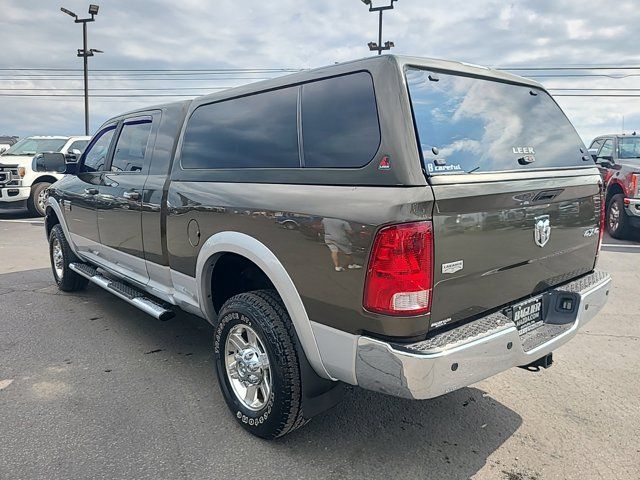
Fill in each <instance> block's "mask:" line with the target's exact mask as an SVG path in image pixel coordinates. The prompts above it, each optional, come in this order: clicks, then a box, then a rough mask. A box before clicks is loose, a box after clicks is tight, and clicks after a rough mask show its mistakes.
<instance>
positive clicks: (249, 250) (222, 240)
mask: <svg viewBox="0 0 640 480" xmlns="http://www.w3.org/2000/svg"><path fill="white" fill-rule="evenodd" d="M223 253H235V254H237V255H241V256H243V257H245V258H247V259H248V260H251V261H252V262H253V263H255V264H256V265H257V266H258V267H259V268H260V269H262V271H263V272H264V273H265V274H266V275H267V277H268V278H269V280H270V281H271V283H273V285H274V287H275V288H276V290H277V292H278V294H279V295H280V297H281V298H282V301H283V302H284V305H285V307H286V308H287V311H288V312H289V316H290V317H291V321H292V322H293V326H294V328H295V329H296V333H297V335H298V339H299V340H300V344H301V345H302V349H303V350H304V353H305V355H306V357H307V359H308V360H309V363H310V364H311V366H312V367H313V369H314V370H315V371H316V373H317V374H318V375H319V376H321V377H323V378H327V379H330V380H335V379H334V378H333V377H332V376H331V375H329V373H328V372H327V370H326V368H325V366H324V364H323V362H322V358H321V357H320V351H319V349H318V344H317V343H316V339H315V336H314V334H313V330H312V328H311V322H310V320H309V317H308V315H307V311H306V309H305V308H304V305H303V303H302V299H301V298H300V294H299V293H298V290H297V289H296V287H295V285H294V284H293V281H292V280H291V277H290V276H289V274H288V273H287V271H286V269H285V268H284V266H283V265H282V263H280V261H279V260H278V258H277V257H276V256H275V255H274V253H273V252H272V251H271V250H269V248H267V246H265V245H264V244H263V243H261V242H260V241H259V240H256V239H255V238H253V237H251V236H249V235H246V234H244V233H240V232H220V233H216V234H215V235H213V236H211V237H209V238H208V239H207V241H206V242H204V244H203V245H202V248H201V249H200V252H199V253H198V259H197V263H196V283H197V287H198V294H199V295H198V296H199V299H200V309H201V310H202V312H203V313H204V314H205V316H206V318H207V320H209V321H210V322H212V323H213V322H215V320H216V312H215V311H214V308H213V302H212V301H211V299H212V297H211V282H210V278H211V274H212V272H213V267H214V266H215V264H216V261H217V260H218V258H220V256H221V255H222V254H223Z"/></svg>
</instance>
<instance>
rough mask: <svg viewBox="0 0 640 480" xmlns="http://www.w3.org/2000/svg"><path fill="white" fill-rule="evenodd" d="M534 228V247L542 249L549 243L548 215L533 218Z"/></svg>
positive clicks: (549, 224) (549, 226)
mask: <svg viewBox="0 0 640 480" xmlns="http://www.w3.org/2000/svg"><path fill="white" fill-rule="evenodd" d="M534 221H535V222H536V223H535V226H534V229H533V238H534V240H535V241H536V245H538V246H539V247H544V246H545V245H546V244H547V242H548V241H549V237H550V236H551V222H550V221H549V215H541V216H540V217H536V218H534Z"/></svg>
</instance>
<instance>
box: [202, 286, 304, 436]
mask: <svg viewBox="0 0 640 480" xmlns="http://www.w3.org/2000/svg"><path fill="white" fill-rule="evenodd" d="M218 319H219V321H218V323H217V325H216V329H215V338H214V351H215V365H216V371H217V374H218V382H219V383H220V388H221V390H222V394H223V395H224V399H225V401H226V402H227V405H228V406H229V408H230V409H231V412H232V413H233V415H234V417H235V418H236V420H237V421H238V423H240V425H241V426H242V427H243V428H245V429H246V430H248V431H249V432H250V433H252V434H253V435H256V436H258V437H261V438H267V439H273V438H277V437H280V436H282V435H285V434H287V433H289V432H291V431H293V430H295V429H296V428H298V427H300V426H302V425H303V424H304V423H305V419H304V417H303V415H302V408H301V402H302V383H301V373H300V363H299V360H298V354H297V351H296V348H295V343H294V333H293V326H292V324H291V319H290V318H289V315H288V313H287V311H286V309H285V307H284V305H283V303H282V300H281V299H280V297H279V296H278V294H277V293H276V292H274V291H273V290H257V291H253V292H248V293H241V294H239V295H236V296H234V297H231V298H230V299H229V300H227V301H226V302H225V304H224V305H223V306H222V308H221V310H220V314H219V317H218Z"/></svg>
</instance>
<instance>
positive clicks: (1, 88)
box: [0, 86, 233, 92]
mask: <svg viewBox="0 0 640 480" xmlns="http://www.w3.org/2000/svg"><path fill="white" fill-rule="evenodd" d="M228 88H233V87H230V86H227V87H163V88H134V87H132V88H125V87H114V88H92V89H91V91H92V92H96V91H106V92H109V91H114V90H115V91H118V90H124V91H142V92H147V91H163V92H168V91H171V90H198V91H202V90H226V89H228ZM0 90H3V91H10V92H13V91H17V90H20V91H25V92H36V91H46V92H52V91H53V92H77V91H79V90H82V88H20V87H17V88H3V87H0Z"/></svg>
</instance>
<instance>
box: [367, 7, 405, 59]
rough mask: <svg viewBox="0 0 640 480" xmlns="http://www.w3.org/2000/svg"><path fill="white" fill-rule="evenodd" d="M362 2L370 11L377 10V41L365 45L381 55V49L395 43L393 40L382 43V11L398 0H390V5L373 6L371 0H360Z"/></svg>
mask: <svg viewBox="0 0 640 480" xmlns="http://www.w3.org/2000/svg"><path fill="white" fill-rule="evenodd" d="M361 1H362V3H364V4H365V5H368V6H369V11H370V12H378V43H375V42H369V43H368V44H367V45H368V46H369V50H371V51H376V50H377V51H378V55H382V51H383V50H391V49H392V48H393V47H395V46H396V45H395V44H394V43H393V42H384V45H383V44H382V13H383V12H384V11H385V10H393V4H394V3H395V2H397V1H398V0H391V4H390V5H386V6H383V7H374V6H373V3H372V2H371V0H361Z"/></svg>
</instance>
